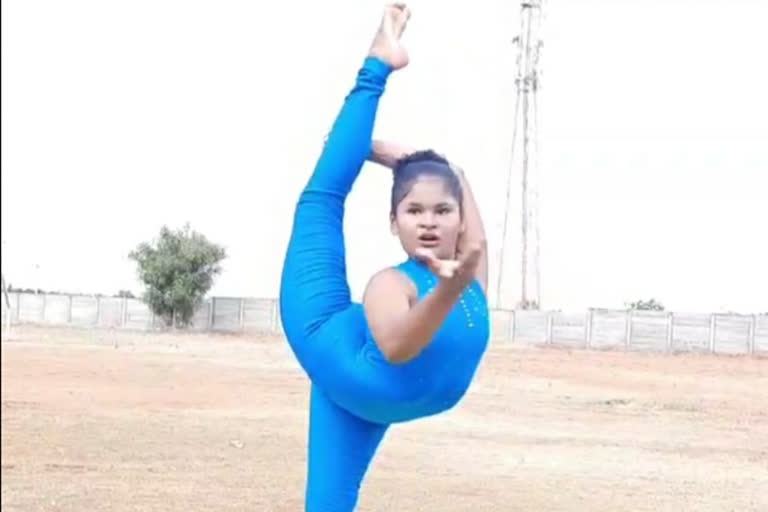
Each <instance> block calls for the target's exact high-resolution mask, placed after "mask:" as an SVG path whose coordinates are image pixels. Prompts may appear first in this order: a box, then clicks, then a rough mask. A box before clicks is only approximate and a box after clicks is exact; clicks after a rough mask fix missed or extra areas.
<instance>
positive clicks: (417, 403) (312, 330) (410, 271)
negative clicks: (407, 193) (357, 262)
mask: <svg viewBox="0 0 768 512" xmlns="http://www.w3.org/2000/svg"><path fill="white" fill-rule="evenodd" d="M391 71H392V69H391V68H390V67H389V66H388V65H387V64H386V63H385V62H383V61H381V60H379V59H376V58H373V57H369V58H367V59H365V62H364V64H363V66H362V68H361V69H360V71H359V72H358V75H357V81H356V84H355V86H354V88H353V89H352V91H351V92H350V93H349V94H348V95H347V97H346V99H345V101H344V104H343V106H342V108H341V112H340V113H339V114H338V117H337V118H336V121H335V123H334V125H333V128H332V130H331V133H330V135H329V137H328V140H327V142H326V145H325V147H324V149H323V152H322V154H321V156H320V158H319V160H318V162H317V165H316V167H315V169H314V172H313V174H312V176H311V178H310V179H309V182H308V183H307V185H306V187H305V188H304V190H303V191H302V193H301V196H300V197H299V201H298V204H297V206H296V211H295V215H294V222H293V231H292V233H291V238H290V241H289V244H288V250H287V253H286V257H285V263H284V266H283V275H282V282H281V289H280V313H281V318H282V323H283V328H284V330H285V333H286V337H287V339H288V342H289V344H290V346H291V349H292V351H293V353H294V354H295V356H296V358H297V359H298V361H299V363H300V365H301V366H302V368H303V369H304V371H305V372H306V373H307V375H308V376H309V379H310V381H311V383H312V384H311V398H310V425H309V455H308V473H307V486H306V496H305V510H307V511H308V512H320V511H322V512H349V511H352V510H353V509H354V508H355V506H356V504H357V500H358V494H359V489H360V484H361V482H362V480H363V476H364V475H365V472H366V471H367V469H368V466H369V464H370V461H371V460H372V458H373V456H374V453H375V452H376V449H377V447H378V446H379V443H380V442H381V440H382V438H383V437H384V434H385V432H386V431H387V428H388V427H389V425H390V424H392V423H398V422H404V421H410V420H414V419H417V418H422V417H425V416H429V415H433V414H437V413H440V412H442V411H445V410H447V409H450V408H451V407H453V406H454V405H455V404H456V403H457V402H458V401H459V400H460V399H461V398H462V396H463V395H464V394H465V393H466V391H467V388H468V387H469V385H470V382H471V381H472V378H473V376H474V374H475V371H476V369H477V367H478V364H479V363H480V360H481V358H482V356H483V353H484V352H485V350H486V347H487V344H488V337H489V317H488V305H487V302H486V298H485V294H484V293H483V290H482V288H481V287H480V286H479V284H478V283H477V281H475V282H473V283H472V284H471V285H470V286H468V287H467V288H466V289H465V290H464V293H463V295H462V297H461V298H460V300H459V301H458V302H457V303H456V305H455V306H454V307H453V309H452V310H451V312H450V314H449V315H448V317H447V318H446V320H445V322H444V323H443V325H442V326H441V328H440V329H439V331H438V332H437V334H436V335H435V337H434V339H433V340H432V341H431V342H430V343H429V345H427V346H426V348H424V350H423V351H422V352H421V353H420V354H419V355H418V356H417V357H415V358H414V359H412V360H410V361H409V362H407V363H404V364H391V363H389V362H387V360H386V359H385V358H384V356H383V355H382V353H381V351H380V350H379V348H378V346H377V344H376V342H375V340H374V339H373V337H372V336H371V332H370V330H369V328H368V323H367V321H366V318H365V314H364V312H363V308H362V305H361V304H359V303H354V302H352V300H351V297H350V289H349V284H348V281H347V270H346V262H345V249H344V233H343V217H344V203H345V200H346V198H347V195H348V194H349V192H350V190H351V189H352V185H353V183H354V181H355V179H356V178H357V176H358V174H359V173H360V170H361V168H362V166H363V164H364V163H365V161H366V159H367V158H368V156H369V155H370V152H371V139H372V135H373V126H374V122H375V118H376V111H377V109H378V104H379V99H380V97H381V95H382V94H383V92H384V87H385V84H386V81H387V79H388V77H389V75H390V73H391ZM397 269H398V270H399V271H401V272H403V273H404V274H405V275H406V276H407V277H408V278H410V279H411V281H412V282H413V283H414V285H415V286H416V289H417V290H418V294H419V298H422V297H424V296H425V295H426V294H428V293H430V291H431V290H432V288H433V287H434V286H435V285H436V284H437V282H438V277H437V276H436V275H435V274H433V273H432V272H431V271H430V270H429V269H428V268H427V267H426V266H425V265H424V264H422V263H421V262H419V261H417V260H415V259H412V258H409V259H407V260H406V261H405V262H403V263H402V264H400V265H398V266H397Z"/></svg>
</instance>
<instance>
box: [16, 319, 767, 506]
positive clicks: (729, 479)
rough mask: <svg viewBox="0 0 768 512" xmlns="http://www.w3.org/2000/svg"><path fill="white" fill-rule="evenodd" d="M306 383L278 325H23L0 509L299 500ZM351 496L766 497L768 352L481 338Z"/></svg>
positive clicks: (641, 500)
mask: <svg viewBox="0 0 768 512" xmlns="http://www.w3.org/2000/svg"><path fill="white" fill-rule="evenodd" d="M307 390H308V385H307V381H306V379H305V377H304V376H303V374H302V373H301V372H300V371H299V369H298V367H297V366H296V364H295V363H294V361H293V359H292V356H291V354H290V352H289V351H288V348H287V345H286V344H285V343H284V342H283V341H282V340H281V339H278V338H269V337H258V336H251V337H235V336H224V335H220V336H213V335H170V334H167V335H159V334H136V333H125V332H108V331H85V330H74V329H73V330H65V329H50V328H48V329H47V328H33V327H17V328H15V329H14V331H13V333H12V337H11V339H10V341H5V342H3V343H2V509H3V510H4V511H8V512H12V511H25V512H26V511H77V512H84V511H92V512H96V511H141V512H143V511H150V510H151V511H170V512H175V511H184V512H189V511H198V510H216V511H291V512H298V511H300V510H302V503H303V501H302V498H303V497H302V491H303V485H304V471H305V448H306V446H305V443H306V430H307ZM359 510H361V511H368V512H374V511H398V512H399V511H403V512H409V511H456V512H461V511H471V512H482V511H516V510H520V511H566V510H567V511H572V510H573V511H587V512H599V511H633V512H639V511H654V512H660V511H674V512H680V511H739V512H745V511H758V510H759V511H765V510H768V360H766V359H749V358H733V357H722V356H720V357H713V356H702V355H684V356H664V355H650V354H637V353H630V354H625V353H606V352H586V351H566V350H555V349H536V348H515V347H510V346H500V345H495V346H492V348H491V349H490V350H489V353H488V355H487V358H486V360H485V362H484V364H483V366H482V367H481V370H480V372H479V375H478V378H477V381H476V383H475V385H474V386H473V388H472V389H471V390H470V392H469V393H468V395H467V397H466V398H465V399H464V401H463V402H462V403H461V404H460V405H459V406H458V407H457V408H456V409H454V410H453V411H451V412H449V413H446V414H443V415H440V416H437V417H434V418H430V419H425V420H421V421H416V422H412V423H408V424H404V425H399V426H395V427H394V428H392V429H391V430H390V432H389V434H388V437H387V438H386V439H385V441H384V443H383V444H382V446H381V448H380V451H379V453H378V455H377V457H376V459H375V460H374V462H373V464H372V467H371V470H370V472H369V474H368V478H367V480H366V481H365V482H364V485H363V489H362V493H361V499H360V505H359Z"/></svg>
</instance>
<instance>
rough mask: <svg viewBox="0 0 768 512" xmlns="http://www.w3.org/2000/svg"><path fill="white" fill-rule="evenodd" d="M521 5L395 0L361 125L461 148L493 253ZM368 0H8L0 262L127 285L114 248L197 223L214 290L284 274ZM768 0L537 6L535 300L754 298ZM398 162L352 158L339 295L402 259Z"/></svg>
mask: <svg viewBox="0 0 768 512" xmlns="http://www.w3.org/2000/svg"><path fill="white" fill-rule="evenodd" d="M518 4H519V2H516V1H501V0H477V1H475V2H471V3H470V2H466V1H463V2H459V1H437V0H417V1H413V2H411V6H412V7H413V11H414V13H413V19H412V22H411V24H410V25H409V28H408V33H407V38H406V42H407V45H408V47H409V49H410V51H411V55H412V63H411V66H410V67H409V68H408V69H406V70H404V71H403V72H402V73H398V74H396V75H394V76H393V77H392V79H391V81H390V83H389V86H388V91H387V93H386V96H385V98H384V101H383V102H382V106H381V112H380V116H379V122H378V124H377V136H379V137H389V138H396V139H400V140H403V141H406V142H409V143H412V144H415V145H428V146H433V147H435V148H436V149H438V150H440V151H443V152H445V153H447V154H448V156H449V157H452V158H454V159H455V160H457V161H458V162H459V163H460V164H462V165H463V166H464V167H465V169H466V171H467V173H468V174H469V176H470V178H471V180H472V183H473V187H474V188H475V189H476V194H477V195H478V197H479V199H480V201H481V203H482V208H483V214H484V216H485V219H486V223H487V225H488V230H489V235H490V244H491V249H492V254H493V258H494V272H493V274H495V275H498V273H497V271H496V266H497V260H496V258H497V255H498V250H499V247H500V242H501V237H500V233H501V221H502V216H503V204H504V203H503V199H504V184H505V180H506V173H507V170H508V169H509V158H510V144H511V138H512V122H513V119H512V117H513V116H512V111H513V105H514V98H515V89H514V82H513V79H514V72H515V69H514V64H515V62H514V58H515V56H514V47H513V46H512V45H511V40H512V38H513V37H514V36H515V35H516V33H517V31H518V27H519V18H518V12H519V9H518ZM381 5H382V3H381V2H378V1H372V0H358V1H353V0H336V1H333V2H327V3H322V2H309V1H307V2H295V1H294V2H289V1H285V2H269V3H266V2H265V3H257V2H252V1H226V2H201V1H184V2H182V1H171V0H152V1H143V0H134V1H131V2H122V1H105V0H98V1H96V0H93V1H84V0H72V1H69V2H60V1H52V0H46V1H43V0H23V1H22V0H8V1H4V2H3V4H2V240H3V247H2V270H3V273H4V275H5V276H6V278H7V280H8V281H10V282H11V283H12V284H13V285H14V286H23V287H41V288H46V289H59V290H68V291H76V292H77V291H79V292H102V293H115V292H117V291H118V290H119V289H123V288H128V289H132V290H134V291H137V292H138V291H140V287H139V285H138V283H137V282H136V279H135V268H134V266H133V265H132V263H131V262H130V261H129V260H128V258H127V254H128V252H129V251H130V250H131V249H132V248H133V247H134V246H135V245H136V244H137V243H139V242H141V241H144V240H147V239H150V238H152V237H153V236H154V235H155V234H156V233H157V231H158V229H159V227H160V226H161V225H162V224H169V225H171V226H179V225H181V224H182V223H183V222H185V221H189V222H191V223H192V225H193V227H195V228H196V229H198V230H200V231H202V232H203V233H204V234H206V235H207V236H208V237H209V238H211V239H212V240H214V241H216V242H219V243H221V244H223V245H224V246H225V247H226V248H227V251H228V253H229V258H228V259H227V260H226V261H225V271H224V273H223V275H222V276H221V277H220V278H219V280H218V281H217V284H216V287H215V288H214V290H213V293H215V294H217V295H248V296H275V295H276V293H277V286H278V282H279V273H280V268H281V264H282V257H283V253H284V247H285V243H286V241H287V237H288V229H289V226H290V222H291V215H292V210H293V206H294V204H295V200H296V197H297V194H298V192H299V190H300V187H301V186H302V185H303V183H304V182H305V180H306V178H307V176H308V173H309V171H310V170H311V167H312V165H313V163H314V161H315V159H316V157H317V154H318V151H319V150H320V147H321V144H322V140H323V137H324V136H325V134H326V132H327V130H328V129H329V127H330V124H331V122H332V120H333V116H334V115H335V113H336V111H337V109H338V108H339V106H340V103H341V101H342V99H343V97H344V95H345V94H346V92H347V91H348V89H349V87H350V86H351V84H352V82H353V80H354V74H355V72H356V70H357V68H358V66H359V65H360V63H361V62H362V58H363V57H364V53H365V50H366V49H367V45H368V43H369V41H370V37H371V34H372V31H373V29H374V28H375V26H376V23H377V21H378V17H379V15H380V10H381V9H380V7H381ZM470 6H471V7H470ZM766 19H768V2H765V1H763V0H696V1H693V0H665V1H661V0H642V1H640V0H636V1H630V0H620V1H619V0H611V1H609V0H602V1H597V0H592V1H587V0H549V1H548V2H547V3H546V4H545V17H544V20H543V26H542V33H541V35H542V38H543V39H544V48H543V53H542V60H541V67H542V89H541V91H540V96H539V98H538V102H539V118H540V133H539V134H540V139H539V140H540V149H539V154H540V161H539V162H540V165H539V167H538V173H539V176H540V182H541V186H540V196H541V199H540V208H541V226H540V230H541V237H542V241H541V254H542V256H541V266H542V294H543V304H544V306H545V307H551V308H560V309H565V310H580V309H582V308H585V307H588V306H596V307H622V306H623V304H624V303H625V302H626V301H630V300H636V299H639V298H650V297H655V298H657V299H658V300H661V301H662V302H663V303H664V304H665V305H666V306H668V307H669V308H670V309H676V310H684V311H724V310H735V311H742V312H755V311H761V312H762V311H768V127H767V126H768V106H767V105H768V101H767V100H766V94H767V93H766V91H768V70H767V68H766V66H765V51H766V49H767V48H768V32H767V31H766V30H765V27H764V24H765V20H766ZM518 171H519V169H518ZM267 180H274V181H273V182H271V183H268V182H267ZM389 185H390V179H389V176H388V174H387V173H386V172H385V171H384V170H382V169H380V168H377V167H376V166H369V167H366V169H365V170H364V172H363V175H362V177H361V180H360V181H359V183H358V185H357V186H356V188H355V190H354V192H353V195H352V196H351V197H350V200H349V203H348V212H349V216H348V219H347V236H348V238H349V239H350V241H349V243H348V245H349V256H348V261H349V264H350V279H351V281H352V285H353V290H354V292H355V295H356V296H359V294H360V292H361V291H362V289H363V287H364V285H365V283H366V281H367V278H368V277H369V276H370V275H371V274H372V273H373V272H375V271H376V270H378V269H379V268H381V267H383V266H386V265H390V264H393V263H396V262H398V261H400V259H401V258H402V254H401V253H400V250H399V247H398V245H397V243H396V240H394V239H392V237H391V236H390V234H389V231H388V225H387V201H388V193H389V190H388V187H389ZM515 211H516V210H515ZM512 222H513V223H512V226H511V228H510V229H513V230H514V229H515V228H517V226H518V225H519V221H518V220H517V219H514V218H513V221H512ZM512 244H513V245H514V247H510V248H509V251H510V252H511V253H515V254H516V253H517V252H518V247H517V243H516V242H514V241H513V242H512ZM516 268H517V264H515V265H514V270H510V271H509V272H508V274H510V275H508V276H507V281H505V289H506V290H507V291H508V293H507V297H512V296H514V293H515V292H516V290H517V287H518V284H517V282H516V276H515V275H514V272H515V271H516ZM492 279H495V276H494V275H492ZM508 300H512V299H511V298H509V299H508Z"/></svg>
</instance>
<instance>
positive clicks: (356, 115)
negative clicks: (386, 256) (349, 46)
mask: <svg viewBox="0 0 768 512" xmlns="http://www.w3.org/2000/svg"><path fill="white" fill-rule="evenodd" d="M391 70H392V68H391V67H390V66H389V65H388V64H387V63H385V62H384V61H382V60H380V59H378V58H375V57H368V58H366V59H365V62H364V64H363V67H362V68H361V69H360V71H359V73H358V76H357V82H356V84H355V86H354V88H353V89H352V91H351V92H350V93H349V94H348V95H347V97H346V99H345V101H344V105H343V106H342V108H341V111H340V112H339V114H338V116H337V118H336V121H335V123H334V125H333V128H332V130H331V133H330V135H329V137H328V140H327V142H326V145H325V148H324V149H323V152H322V155H321V156H320V159H319V160H318V162H317V165H316V167H315V170H314V172H313V174H312V176H311V178H310V179H309V182H308V183H307V185H306V188H305V189H304V191H303V192H302V193H301V196H300V198H299V201H298V204H297V206H296V212H295V215H294V221H293V231H292V233H291V238H290V241H289V244H288V250H287V254H286V257H285V263H284V266H283V274H282V282H281V289H280V311H281V316H282V322H283V327H284V329H285V332H286V334H287V337H288V340H289V342H290V343H291V346H292V347H293V349H294V351H295V352H296V354H297V356H298V357H299V359H300V362H301V352H302V350H301V345H302V344H303V343H306V342H307V340H308V338H310V337H311V336H312V334H313V333H314V332H316V331H317V329H318V328H319V327H320V326H321V325H322V324H323V323H324V322H325V321H327V320H328V318H330V317H331V316H332V315H333V314H334V313H338V312H340V311H342V310H344V309H345V308H347V307H348V306H349V305H350V304H351V299H350V291H349V284H348V282H347V269H346V261H345V247H344V233H343V221H344V203H345V201H346V198H347V195H348V194H349V192H350V190H351V189H352V185H353V183H354V181H355V179H356V178H357V176H358V174H359V173H360V169H361V168H362V166H363V164H364V163H365V161H366V159H367V157H368V155H369V154H370V150H371V137H372V134H373V126H374V121H375V119H376V111H377V108H378V105H379V98H380V97H381V94H382V93H383V92H384V86H385V83H386V80H387V78H388V76H389V74H390V72H391Z"/></svg>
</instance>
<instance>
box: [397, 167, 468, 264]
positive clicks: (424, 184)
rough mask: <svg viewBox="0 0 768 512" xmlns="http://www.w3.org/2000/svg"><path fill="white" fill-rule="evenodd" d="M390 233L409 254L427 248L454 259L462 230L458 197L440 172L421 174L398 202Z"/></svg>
mask: <svg viewBox="0 0 768 512" xmlns="http://www.w3.org/2000/svg"><path fill="white" fill-rule="evenodd" d="M391 221H392V222H391V228H392V234H394V235H396V236H398V237H399V238H400V244H401V245H402V246H403V249H404V250H405V252H406V253H408V255H409V256H413V255H414V253H415V251H416V249H418V248H420V247H424V248H427V249H430V250H431V251H432V252H433V253H434V254H435V255H436V256H437V257H438V258H441V259H453V258H455V257H456V247H457V244H458V240H459V236H460V235H461V233H462V231H463V227H464V226H463V223H462V217H461V208H460V205H459V201H458V199H457V198H456V197H454V195H453V194H451V192H450V189H449V188H448V187H447V186H446V183H445V180H444V179H443V178H441V177H439V176H429V175H427V176H420V177H418V178H416V180H414V182H413V184H412V186H411V189H410V191H409V192H408V193H407V194H406V195H405V196H404V197H403V198H402V200H401V201H400V202H399V203H398V204H397V208H396V209H395V212H394V214H393V215H392V217H391Z"/></svg>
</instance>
